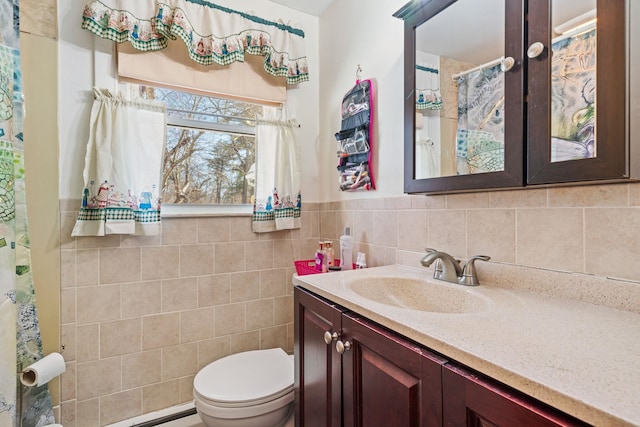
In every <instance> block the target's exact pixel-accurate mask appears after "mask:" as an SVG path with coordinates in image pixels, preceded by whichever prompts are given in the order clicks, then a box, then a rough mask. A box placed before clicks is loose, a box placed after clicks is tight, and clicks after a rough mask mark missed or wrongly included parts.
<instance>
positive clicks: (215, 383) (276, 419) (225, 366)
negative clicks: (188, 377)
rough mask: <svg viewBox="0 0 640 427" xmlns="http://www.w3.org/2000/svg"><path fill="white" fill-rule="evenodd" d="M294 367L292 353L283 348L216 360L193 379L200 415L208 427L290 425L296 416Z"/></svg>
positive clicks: (271, 426) (254, 351)
mask: <svg viewBox="0 0 640 427" xmlns="http://www.w3.org/2000/svg"><path fill="white" fill-rule="evenodd" d="M293 369H294V368H293V355H288V354H287V353H286V352H285V351H284V350H282V349H281V348H272V349H268V350H253V351H246V352H243V353H237V354H232V355H231V356H227V357H223V358H222V359H219V360H216V361H215V362H212V363H210V364H208V365H207V366H205V367H204V368H202V369H201V370H200V371H199V372H198V373H197V374H196V377H195V379H194V380H193V399H194V402H195V406H196V410H197V411H198V415H199V416H200V418H201V419H202V422H203V423H204V425H205V426H207V427H280V426H283V425H285V423H287V424H288V425H289V423H290V422H291V419H292V418H293V398H294V390H293ZM291 425H293V424H291Z"/></svg>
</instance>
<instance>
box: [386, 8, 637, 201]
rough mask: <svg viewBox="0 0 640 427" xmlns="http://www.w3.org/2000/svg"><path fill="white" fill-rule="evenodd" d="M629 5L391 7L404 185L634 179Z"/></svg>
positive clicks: (417, 189)
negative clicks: (397, 42) (400, 40)
mask: <svg viewBox="0 0 640 427" xmlns="http://www.w3.org/2000/svg"><path fill="white" fill-rule="evenodd" d="M632 13H633V14H635V15H636V16H638V15H639V14H638V13H637V12H636V11H635V10H633V11H632V10H630V6H629V0H581V1H575V0H414V1H411V2H409V3H407V4H406V5H405V6H404V7H403V8H401V9H400V10H399V11H398V12H396V13H395V14H394V16H396V17H398V18H401V19H403V20H404V48H405V64H404V80H405V81H404V100H405V101H404V103H405V104H404V116H405V120H404V151H405V155H404V157H405V159H404V182H405V186H404V188H405V192H406V193H442V192H461V191H474V190H487V189H499V188H518V187H523V186H532V185H546V184H568V183H584V182H594V181H596V182H616V181H624V180H629V179H636V178H638V176H639V175H640V174H638V173H637V171H636V170H634V167H637V166H634V165H636V164H638V162H633V161H632V160H633V157H634V156H635V157H638V154H637V152H636V151H637V148H636V146H637V145H638V143H635V144H634V141H632V138H629V132H630V131H631V132H633V131H634V129H633V128H634V126H636V125H635V124H633V123H629V117H630V116H631V117H632V116H633V114H634V113H637V112H638V111H640V109H639V108H638V106H637V100H635V98H634V97H633V96H628V95H629V92H630V87H631V86H633V85H634V84H635V83H633V82H632V81H631V79H630V76H631V75H632V74H638V72H637V66H636V64H637V63H638V58H637V57H638V56H639V55H638V54H636V53H632V52H633V51H632V50H631V49H630V44H631V43H632V42H633V40H634V38H635V40H639V38H638V37H637V36H636V35H635V33H633V31H635V32H636V33H637V32H638V31H637V30H632V28H633V26H630V25H629V22H630V17H631V14H632ZM636 50H638V49H636ZM637 92H638V91H636V93H637ZM638 120H640V118H638Z"/></svg>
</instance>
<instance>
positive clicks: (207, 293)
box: [198, 274, 231, 307]
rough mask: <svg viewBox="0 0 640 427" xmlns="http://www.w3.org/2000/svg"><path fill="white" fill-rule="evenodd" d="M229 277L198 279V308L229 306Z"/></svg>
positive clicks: (217, 276)
mask: <svg viewBox="0 0 640 427" xmlns="http://www.w3.org/2000/svg"><path fill="white" fill-rule="evenodd" d="M230 278H231V275H230V274H217V275H215V276H203V277H198V307H212V306H214V305H222V304H229V302H230V301H231V299H230V295H231V280H230Z"/></svg>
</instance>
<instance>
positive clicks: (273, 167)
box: [253, 107, 302, 233]
mask: <svg viewBox="0 0 640 427" xmlns="http://www.w3.org/2000/svg"><path fill="white" fill-rule="evenodd" d="M297 126H298V124H297V122H296V121H295V120H289V119H288V118H287V112H286V109H278V108H273V107H265V108H264V113H263V115H262V117H260V118H258V120H257V121H256V187H255V188H256V194H255V198H254V204H253V231H254V232H256V233H265V232H270V231H277V230H288V229H294V228H300V210H301V207H302V199H301V195H300V169H299V164H300V161H299V150H298V149H297V146H296V142H295V138H294V131H293V130H294V128H296V127H297Z"/></svg>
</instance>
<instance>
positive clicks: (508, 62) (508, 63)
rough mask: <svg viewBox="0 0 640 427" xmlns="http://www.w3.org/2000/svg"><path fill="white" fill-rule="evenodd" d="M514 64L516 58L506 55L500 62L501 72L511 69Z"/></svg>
mask: <svg viewBox="0 0 640 427" xmlns="http://www.w3.org/2000/svg"><path fill="white" fill-rule="evenodd" d="M514 65H516V60H515V59H513V57H511V56H507V57H506V58H504V59H503V60H502V62H501V63H500V69H501V70H502V72H503V73H506V72H507V71H509V70H510V69H512V68H513V66H514Z"/></svg>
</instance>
